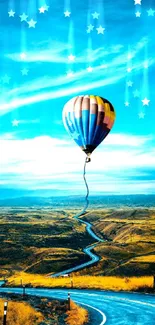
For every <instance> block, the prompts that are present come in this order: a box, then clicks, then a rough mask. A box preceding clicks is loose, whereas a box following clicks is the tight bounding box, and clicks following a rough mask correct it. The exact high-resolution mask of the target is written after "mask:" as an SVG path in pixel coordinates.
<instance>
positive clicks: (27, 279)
mask: <svg viewBox="0 0 155 325" xmlns="http://www.w3.org/2000/svg"><path fill="white" fill-rule="evenodd" d="M21 279H22V282H23V284H24V285H27V286H33V287H48V288H71V287H72V282H73V287H74V288H77V289H101V290H113V291H138V290H142V289H153V285H154V279H153V276H145V277H124V278H121V277H115V276H89V275H86V276H72V277H67V278H66V277H65V278H64V277H61V278H50V277H44V276H42V275H36V274H28V273H24V272H21V273H17V274H15V275H13V276H11V277H10V278H8V282H7V286H8V285H9V286H12V287H14V286H20V285H21Z"/></svg>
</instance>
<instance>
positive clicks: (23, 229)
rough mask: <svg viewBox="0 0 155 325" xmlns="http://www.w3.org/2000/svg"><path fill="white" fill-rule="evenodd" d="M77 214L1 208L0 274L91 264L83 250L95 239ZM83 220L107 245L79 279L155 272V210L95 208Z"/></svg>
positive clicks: (98, 247)
mask: <svg viewBox="0 0 155 325" xmlns="http://www.w3.org/2000/svg"><path fill="white" fill-rule="evenodd" d="M76 212H77V211H76ZM74 215H75V210H71V209H70V210H67V209H66V210H61V211H58V210H54V209H51V207H39V208H36V207H33V208H28V207H25V208H20V207H18V208H13V207H8V208H1V210H0V247H1V250H0V276H1V277H3V276H5V277H6V278H7V277H10V276H13V275H14V274H16V273H17V272H23V271H24V272H25V273H28V274H32V276H33V274H36V276H37V274H42V275H43V276H44V277H46V276H47V275H48V274H54V273H57V272H60V271H62V270H65V269H68V268H70V267H73V266H76V265H79V264H81V263H83V262H86V261H88V260H89V257H88V256H87V255H86V254H84V253H83V249H84V248H85V247H87V246H89V245H91V244H92V243H94V239H93V238H91V236H90V235H89V234H88V233H87V231H86V227H85V225H82V224H80V223H79V222H78V221H77V220H75V219H74V218H73V216H74ZM81 218H82V219H83V220H85V221H89V222H90V223H91V224H92V226H93V230H94V232H95V233H96V234H97V235H98V236H99V237H100V238H102V239H103V240H104V242H101V243H97V245H96V247H95V248H94V252H95V253H96V254H97V255H98V256H99V257H100V261H99V262H98V263H97V264H96V265H94V266H92V267H89V268H86V269H84V270H81V271H80V272H77V273H76V274H75V275H91V276H94V275H95V276H114V277H115V276H117V277H134V276H135V275H136V276H151V275H154V274H155V260H154V254H155V253H154V252H155V209H154V208H119V209H96V210H93V211H92V210H91V211H88V212H87V213H86V214H85V215H84V216H83V217H81Z"/></svg>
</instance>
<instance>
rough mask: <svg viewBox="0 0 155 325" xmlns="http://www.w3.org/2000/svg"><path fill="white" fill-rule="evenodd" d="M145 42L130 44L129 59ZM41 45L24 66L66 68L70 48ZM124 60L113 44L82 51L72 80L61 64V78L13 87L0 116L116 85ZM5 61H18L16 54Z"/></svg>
mask: <svg viewBox="0 0 155 325" xmlns="http://www.w3.org/2000/svg"><path fill="white" fill-rule="evenodd" d="M147 42H148V40H147V39H146V38H143V39H141V40H140V41H139V42H138V43H136V44H135V45H133V47H132V52H131V57H132V58H134V57H136V55H137V54H138V53H139V52H140V51H141V50H142V49H143V48H144V47H145V46H146V44H147ZM44 44H45V46H47V48H44V47H43V48H41V50H40V51H38V49H37V50H36V49H35V48H34V50H33V51H31V52H28V53H27V55H26V58H25V59H24V61H25V62H27V63H31V62H35V63H37V62H42V64H44V63H47V62H50V63H51V64H60V63H63V64H64V63H65V64H67V63H68V69H69V67H70V64H69V61H68V49H69V47H70V46H68V45H64V44H61V43H60V44H58V45H59V46H54V43H53V44H50V45H49V44H48V43H46V42H45V43H44ZM44 44H43V45H44ZM47 44H48V45H47ZM116 47H117V51H116ZM88 55H89V58H90V61H89V62H88V61H87V58H88ZM127 57H128V51H127V50H126V51H124V47H123V45H121V44H118V45H117V44H115V46H114V45H113V46H110V47H109V48H106V49H105V48H104V47H100V48H97V49H95V50H91V51H89V53H88V50H85V51H83V52H82V53H79V54H77V55H76V58H75V62H74V68H73V76H72V77H68V76H67V74H66V72H67V71H65V66H66V65H65V66H64V73H63V74H61V75H58V74H56V75H55V77H53V78H51V77H50V76H48V75H45V76H42V77H37V78H36V77H35V79H31V80H30V79H28V81H27V82H25V83H24V84H22V85H20V86H18V85H17V87H15V88H14V89H11V90H10V91H8V92H7V93H5V96H4V98H3V100H2V102H1V106H0V115H4V114H6V113H7V112H9V111H12V110H14V109H16V108H18V107H21V106H24V105H29V104H33V103H37V102H41V101H46V100H49V99H53V98H60V97H65V96H68V95H73V94H78V93H81V92H82V93H83V92H85V91H89V90H91V89H96V88H100V87H103V86H107V85H112V84H115V83H118V82H119V81H120V80H121V79H123V78H125V76H126V69H127ZM7 58H8V59H10V60H13V61H17V62H18V61H21V58H20V53H12V54H8V55H7ZM154 61H155V59H154V58H151V59H150V61H149V64H153V62H154ZM79 63H80V68H79ZM89 64H91V65H92V66H93V71H92V73H89V72H88V71H87V69H86V68H87V66H88V65H89ZM143 65H144V62H143V60H142V61H141V62H140V61H137V62H136V61H135V63H134V65H133V66H132V68H133V69H134V70H137V71H138V70H141V69H143ZM106 69H107V70H106ZM54 70H55V69H54ZM60 70H61V69H60ZM66 70H67V68H66ZM107 71H108V73H107ZM114 71H115V73H114Z"/></svg>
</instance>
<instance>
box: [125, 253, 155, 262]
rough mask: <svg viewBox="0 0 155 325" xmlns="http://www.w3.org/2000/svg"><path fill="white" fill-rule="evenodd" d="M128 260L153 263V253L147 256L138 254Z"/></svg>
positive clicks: (154, 259)
mask: <svg viewBox="0 0 155 325" xmlns="http://www.w3.org/2000/svg"><path fill="white" fill-rule="evenodd" d="M130 262H140V263H155V255H148V256H138V257H135V258H132V259H131V260H130Z"/></svg>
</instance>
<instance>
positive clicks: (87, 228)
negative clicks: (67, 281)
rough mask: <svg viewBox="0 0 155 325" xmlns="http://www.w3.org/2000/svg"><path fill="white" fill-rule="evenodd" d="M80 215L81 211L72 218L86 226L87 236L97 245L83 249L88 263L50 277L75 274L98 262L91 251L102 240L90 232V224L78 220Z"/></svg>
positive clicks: (98, 258) (97, 257)
mask: <svg viewBox="0 0 155 325" xmlns="http://www.w3.org/2000/svg"><path fill="white" fill-rule="evenodd" d="M82 214H83V211H82V213H79V214H78V215H76V216H74V219H76V220H77V221H78V222H80V223H82V224H84V225H86V230H87V232H88V234H89V235H90V236H91V237H92V238H94V240H95V241H96V242H97V243H95V244H93V245H91V246H89V247H86V248H84V249H83V252H84V253H85V254H86V255H88V256H89V257H90V260H89V261H88V262H85V263H83V264H80V265H77V266H74V267H72V268H69V269H66V270H64V271H62V272H58V273H55V274H52V275H51V277H58V276H62V275H65V274H69V273H72V272H75V271H78V270H82V269H84V268H85V267H88V266H92V265H93V264H95V263H96V262H98V261H99V260H100V257H99V256H97V255H96V254H95V253H93V252H92V250H93V249H94V248H95V247H96V246H97V244H98V243H99V242H103V241H104V240H102V239H101V238H100V237H98V236H97V235H96V234H95V233H94V231H93V230H92V225H91V223H89V222H87V221H84V220H82V219H79V216H81V215H82Z"/></svg>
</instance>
